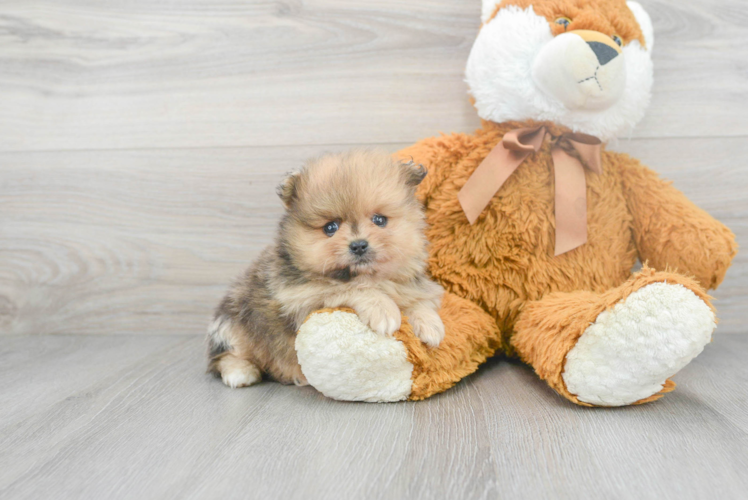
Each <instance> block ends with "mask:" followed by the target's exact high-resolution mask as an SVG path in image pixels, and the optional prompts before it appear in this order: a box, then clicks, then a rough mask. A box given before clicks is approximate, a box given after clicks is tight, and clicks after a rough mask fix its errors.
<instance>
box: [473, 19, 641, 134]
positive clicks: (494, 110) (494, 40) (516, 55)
mask: <svg viewBox="0 0 748 500" xmlns="http://www.w3.org/2000/svg"><path fill="white" fill-rule="evenodd" d="M553 38H554V37H553V35H552V33H551V28H550V25H549V24H548V20H547V19H545V18H544V17H542V16H538V15H536V14H535V12H534V10H533V9H532V7H528V8H527V9H525V10H522V9H520V8H519V7H516V6H513V5H510V6H508V7H505V8H503V9H501V10H500V11H499V12H498V14H496V17H494V18H493V19H492V20H491V22H490V23H488V24H486V25H485V26H483V28H482V29H481V30H480V33H479V34H478V38H477V39H476V40H475V44H474V45H473V48H472V50H471V51H470V57H469V58H468V62H467V68H466V71H465V77H466V82H467V84H468V86H469V87H470V93H471V94H472V95H473V97H474V98H475V107H476V109H477V110H478V115H480V117H481V118H483V119H484V120H489V121H493V122H496V123H502V122H506V121H510V120H528V119H532V120H539V121H546V120H547V121H552V122H555V123H558V124H560V125H565V126H567V127H569V128H570V129H572V130H573V131H575V132H583V133H587V134H591V135H594V136H597V137H599V138H600V139H602V140H603V141H609V140H610V139H613V138H614V137H617V136H621V135H628V134H630V133H631V131H632V129H633V127H634V126H635V125H636V123H638V122H639V120H641V119H642V118H643V117H644V112H645V111H646V108H647V105H648V104H649V99H650V93H651V88H652V82H653V70H652V59H651V57H650V54H649V52H647V51H646V50H644V49H643V48H642V47H641V44H639V42H638V41H637V40H634V41H632V42H629V43H628V44H627V45H626V46H625V47H624V48H623V54H622V57H623V60H624V63H625V66H626V71H625V73H626V85H625V88H624V90H623V93H622V94H621V97H620V98H619V99H618V100H617V101H616V102H615V103H614V104H612V105H611V106H609V107H608V108H606V109H602V110H601V109H568V108H567V107H566V106H564V104H563V103H561V102H560V101H559V100H558V99H555V98H553V97H551V96H549V95H547V94H546V93H544V92H543V91H541V90H540V89H539V88H538V87H537V86H536V84H535V82H534V81H533V78H532V68H533V63H534V62H535V59H536V57H538V55H539V54H540V53H541V51H542V50H543V48H544V47H545V46H546V45H547V44H549V43H550V42H551V41H552V40H553ZM619 57H621V56H619Z"/></svg>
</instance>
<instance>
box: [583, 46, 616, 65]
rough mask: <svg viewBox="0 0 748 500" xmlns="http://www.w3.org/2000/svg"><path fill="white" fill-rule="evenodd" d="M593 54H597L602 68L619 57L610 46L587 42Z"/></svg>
mask: <svg viewBox="0 0 748 500" xmlns="http://www.w3.org/2000/svg"><path fill="white" fill-rule="evenodd" d="M587 45H589V46H590V48H591V49H592V52H594V53H595V56H596V57H597V61H598V62H599V63H600V66H605V65H606V64H608V63H609V62H610V61H612V60H613V59H615V58H616V56H618V51H617V50H616V49H614V48H613V47H611V46H609V45H605V44H604V43H600V42H587Z"/></svg>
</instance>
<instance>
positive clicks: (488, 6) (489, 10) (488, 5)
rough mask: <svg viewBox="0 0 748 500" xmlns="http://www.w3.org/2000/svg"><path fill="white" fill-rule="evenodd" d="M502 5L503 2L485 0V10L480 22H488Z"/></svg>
mask: <svg viewBox="0 0 748 500" xmlns="http://www.w3.org/2000/svg"><path fill="white" fill-rule="evenodd" d="M500 3H501V0H483V8H482V10H481V13H480V21H481V22H482V23H485V22H486V21H488V18H489V17H491V14H493V13H494V11H495V10H496V7H498V6H499V4H500Z"/></svg>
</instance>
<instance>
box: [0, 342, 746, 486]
mask: <svg viewBox="0 0 748 500" xmlns="http://www.w3.org/2000/svg"><path fill="white" fill-rule="evenodd" d="M202 356H203V344H202V339H199V338H196V337H194V336H177V335H152V336H137V337H135V336H130V335H120V336H93V335H91V336H81V335H77V336H76V335H58V336H10V337H6V338H5V339H4V341H3V342H2V344H0V360H1V362H0V387H3V390H2V391H1V392H0V463H1V464H2V467H0V498H4V499H21V498H24V499H25V498H28V499H39V498H59V499H63V498H92V499H100V498H106V499H120V498H130V499H132V498H137V499H150V498H153V499H164V498H258V499H259V498H261V499H267V498H279V499H296V498H375V499H392V498H411V499H437V498H439V499H441V498H444V499H461V498H465V499H468V498H469V499H473V498H533V499H550V498H563V499H567V498H568V499H577V498H618V499H621V498H637V499H650V498H651V499H679V500H681V499H691V498H693V499H703V498H719V499H739V498H746V491H748V472H746V471H748V395H746V391H745V388H746V384H748V366H747V365H746V363H745V359H746V357H747V356H748V335H723V336H720V337H718V338H717V339H716V340H715V342H713V343H712V344H710V345H709V346H707V349H706V351H705V352H704V354H703V355H702V356H701V357H699V358H697V359H696V360H695V361H694V362H693V363H692V364H691V365H689V366H688V367H687V368H686V369H685V370H683V371H682V372H681V373H680V374H679V375H678V376H677V377H676V381H677V382H678V388H677V390H676V392H674V393H672V394H670V395H668V396H667V397H665V398H664V399H663V400H661V401H659V402H656V403H653V404H650V405H645V406H641V407H629V408H620V409H588V408H580V407H576V406H574V405H572V404H571V403H568V402H567V401H565V400H563V399H561V398H560V397H558V396H556V395H555V394H554V393H553V392H552V391H551V390H550V389H548V388H547V387H546V386H545V384H544V383H542V382H540V381H539V380H538V379H537V378H536V377H535V375H534V374H533V373H532V372H531V371H530V370H529V369H528V368H527V367H525V366H522V365H516V364H511V363H509V362H506V361H503V360H493V361H492V362H490V363H489V364H488V365H486V366H484V367H483V368H482V369H481V370H480V371H479V372H478V373H477V374H475V375H473V376H472V377H469V378H468V379H466V380H464V381H463V382H461V383H460V384H459V385H458V386H457V387H455V388H453V389H452V390H450V391H448V392H446V393H444V394H442V395H440V396H436V397H434V398H432V399H430V400H427V401H423V402H419V403H394V404H367V403H340V402H335V401H332V400H329V399H326V398H325V397H323V396H322V395H320V394H319V393H317V392H316V391H315V390H314V389H312V388H310V387H304V388H298V387H294V386H282V385H279V384H276V383H270V382H266V383H262V384H260V385H258V386H255V387H251V388H247V389H234V390H231V389H228V388H225V387H224V386H223V385H222V384H221V383H220V381H219V380H217V379H214V378H212V377H211V376H209V375H206V374H205V373H203V371H202V370H201V368H202V366H203V365H202V361H203V360H202Z"/></svg>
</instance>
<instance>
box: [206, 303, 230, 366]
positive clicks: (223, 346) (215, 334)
mask: <svg viewBox="0 0 748 500" xmlns="http://www.w3.org/2000/svg"><path fill="white" fill-rule="evenodd" d="M231 329H232V324H231V318H229V317H228V316H224V315H222V314H219V315H217V316H216V317H215V319H214V320H213V322H212V323H211V324H210V326H208V338H207V344H208V373H212V374H214V375H216V376H220V371H219V370H218V362H219V361H220V360H221V358H223V357H224V356H226V355H227V354H228V353H229V352H231V334H230V332H231Z"/></svg>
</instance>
